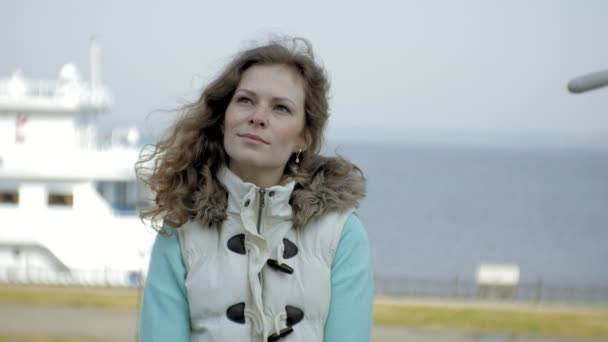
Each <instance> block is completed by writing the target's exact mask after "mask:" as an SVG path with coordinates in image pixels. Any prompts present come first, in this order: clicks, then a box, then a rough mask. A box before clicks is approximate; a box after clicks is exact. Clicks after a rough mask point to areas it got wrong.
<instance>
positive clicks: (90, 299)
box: [0, 286, 139, 342]
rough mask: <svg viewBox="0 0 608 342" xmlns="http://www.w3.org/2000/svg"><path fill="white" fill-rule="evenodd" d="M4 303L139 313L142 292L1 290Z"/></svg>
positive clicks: (69, 289)
mask: <svg viewBox="0 0 608 342" xmlns="http://www.w3.org/2000/svg"><path fill="white" fill-rule="evenodd" d="M0 303H12V304H32V305H50V306H69V307H78V308H85V307H87V308H105V309H114V310H130V311H135V310H137V309H138V308H139V292H138V290H137V289H111V288H84V287H43V286H0ZM1 341H2V340H0V342H1Z"/></svg>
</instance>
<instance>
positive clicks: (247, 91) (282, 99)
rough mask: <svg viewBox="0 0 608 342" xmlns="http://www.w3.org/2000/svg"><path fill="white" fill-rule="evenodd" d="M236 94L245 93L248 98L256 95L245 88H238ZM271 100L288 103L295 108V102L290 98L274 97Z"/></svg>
mask: <svg viewBox="0 0 608 342" xmlns="http://www.w3.org/2000/svg"><path fill="white" fill-rule="evenodd" d="M236 92H237V93H239V92H243V93H246V94H247V95H249V96H254V97H257V94H256V92H255V91H253V90H249V89H247V88H238V89H237V90H236ZM272 100H274V101H286V102H289V103H290V104H291V105H292V106H295V105H296V103H295V101H293V100H292V99H290V98H288V97H284V96H276V97H273V98H272Z"/></svg>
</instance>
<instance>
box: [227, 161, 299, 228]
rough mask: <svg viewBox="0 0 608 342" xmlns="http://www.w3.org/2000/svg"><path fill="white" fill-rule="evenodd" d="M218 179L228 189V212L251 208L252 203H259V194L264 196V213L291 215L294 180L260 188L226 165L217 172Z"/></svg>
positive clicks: (281, 215)
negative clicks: (244, 179)
mask: <svg viewBox="0 0 608 342" xmlns="http://www.w3.org/2000/svg"><path fill="white" fill-rule="evenodd" d="M218 179H219V181H220V182H221V183H222V184H223V185H224V187H225V188H226V190H227V191H228V208H227V211H228V212H241V211H243V210H247V208H252V207H253V205H252V204H253V203H257V204H258V205H259V201H260V196H264V201H265V202H264V206H265V210H264V211H265V213H266V214H268V215H270V216H278V217H283V218H287V217H291V215H292V208H291V205H290V203H289V202H290V198H291V194H292V192H293V189H294V187H295V182H294V181H290V182H288V183H287V184H285V185H275V186H272V187H269V188H260V187H258V186H257V185H255V184H253V183H250V182H245V181H243V180H242V179H241V178H240V177H239V176H238V175H236V174H235V173H234V172H233V171H232V170H230V169H229V168H228V167H223V168H222V169H221V170H220V171H219V173H218Z"/></svg>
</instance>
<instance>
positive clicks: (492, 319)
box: [0, 286, 608, 342]
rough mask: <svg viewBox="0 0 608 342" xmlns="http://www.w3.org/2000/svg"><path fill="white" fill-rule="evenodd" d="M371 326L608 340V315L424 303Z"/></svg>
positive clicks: (113, 303)
mask: <svg viewBox="0 0 608 342" xmlns="http://www.w3.org/2000/svg"><path fill="white" fill-rule="evenodd" d="M139 295H140V293H139V292H138V290H137V289H108V288H76V287H70V288H67V287H42V286H36V287H34V286H19V287H18V286H0V303H14V304H31V305H51V306H70V307H82V308H85V307H89V308H106V309H113V310H128V311H137V310H138V308H139ZM374 324H376V325H394V326H402V327H411V328H431V329H446V330H461V331H470V332H492V333H505V334H513V335H533V336H553V337H574V338H577V337H578V338H580V337H595V338H605V337H608V310H571V311H568V310H561V311H559V310H551V309H546V310H543V309H542V308H541V307H530V308H526V307H522V308H509V309H508V310H507V309H501V307H500V305H499V304H497V305H496V306H492V307H476V306H474V305H471V307H467V306H466V305H464V306H462V305H461V306H460V307H439V306H437V305H432V306H431V305H427V306H425V305H424V304H407V303H405V304H404V303H400V304H387V303H377V304H376V305H374ZM5 341H7V342H8V341H21V342H58V341H66V342H92V341H93V340H86V339H58V338H55V339H49V338H46V339H45V338H43V337H38V338H35V337H3V336H0V342H5Z"/></svg>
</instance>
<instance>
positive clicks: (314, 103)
mask: <svg viewBox="0 0 608 342" xmlns="http://www.w3.org/2000/svg"><path fill="white" fill-rule="evenodd" d="M255 64H263V65H269V64H282V65H287V66H290V67H293V68H294V69H295V70H296V71H297V72H298V73H299V74H300V75H301V76H302V79H303V81H304V91H305V103H304V110H305V129H306V131H307V133H308V135H309V136H310V138H311V141H310V146H309V148H308V150H307V151H306V152H305V153H303V154H302V155H300V158H301V163H300V164H299V165H296V163H295V154H294V155H292V156H291V157H290V158H289V160H288V162H287V165H286V167H285V172H284V174H285V176H286V177H289V178H291V179H294V180H296V182H298V183H306V182H307V181H308V180H310V177H311V172H312V170H311V169H310V168H309V167H307V165H313V164H315V158H316V157H318V155H319V151H320V149H321V146H322V143H323V132H324V130H325V127H326V124H327V120H328V117H329V112H328V108H329V106H328V93H329V81H328V78H327V75H326V72H325V70H324V69H323V67H321V66H320V65H319V64H318V63H317V62H316V61H315V58H314V55H313V51H312V46H311V44H310V42H309V41H308V40H306V39H303V38H290V39H279V40H273V41H271V42H270V43H268V44H265V45H262V46H257V47H254V48H251V49H247V50H244V51H242V52H240V53H239V54H237V55H236V56H235V57H234V58H233V59H232V61H231V62H230V63H229V64H228V65H227V66H226V67H225V68H224V70H223V71H222V72H221V73H220V75H219V76H218V77H217V78H216V79H215V80H213V81H212V82H210V83H209V84H208V85H207V87H206V88H205V89H204V90H203V92H202V94H201V95H200V97H199V99H198V100H197V101H196V102H194V103H191V104H188V105H186V106H184V107H183V108H182V115H181V117H180V118H179V119H178V120H177V121H176V122H175V124H174V125H173V126H172V127H171V128H170V129H169V130H168V131H167V133H166V135H165V136H164V137H163V138H162V139H161V140H160V142H158V144H156V145H151V146H152V149H151V150H150V149H147V150H144V151H145V152H144V153H142V154H141V155H140V158H139V160H138V162H137V163H136V165H135V169H136V173H137V177H138V178H139V179H140V180H141V181H142V182H143V183H144V184H146V185H147V186H148V187H149V189H150V190H151V191H152V193H153V194H154V196H155V197H154V205H153V206H151V207H149V208H146V209H142V211H141V215H140V216H141V217H142V219H148V220H150V221H151V224H152V227H153V228H154V229H156V230H159V231H160V230H161V228H162V224H163V221H168V222H169V223H170V224H171V226H173V227H179V226H181V225H183V224H184V223H186V222H187V221H188V220H190V219H193V218H199V219H203V220H204V219H205V218H214V220H215V221H213V222H206V223H207V224H209V225H220V224H221V223H222V222H223V220H224V219H225V218H226V214H225V210H224V212H223V213H217V212H215V213H206V212H205V211H209V210H213V208H226V204H227V192H226V189H225V188H224V187H223V185H222V184H221V183H220V181H219V180H218V179H217V177H216V174H217V172H218V171H219V170H220V169H221V168H222V167H224V166H225V165H227V163H228V161H229V158H228V156H227V154H226V151H225V150H224V146H223V139H224V137H223V129H222V128H223V123H224V113H225V111H226V108H227V106H228V104H229V103H230V100H231V98H232V96H233V94H234V92H235V90H236V88H237V86H238V84H239V82H240V80H241V76H242V75H243V73H244V72H245V71H246V70H247V69H248V68H249V67H251V66H252V65H255ZM307 170H308V171H307Z"/></svg>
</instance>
